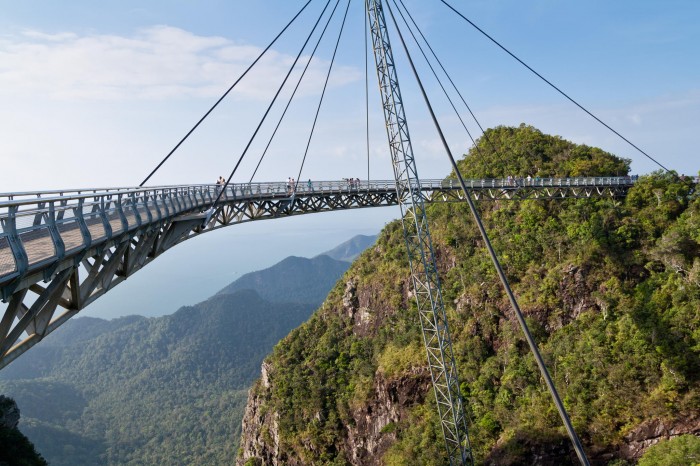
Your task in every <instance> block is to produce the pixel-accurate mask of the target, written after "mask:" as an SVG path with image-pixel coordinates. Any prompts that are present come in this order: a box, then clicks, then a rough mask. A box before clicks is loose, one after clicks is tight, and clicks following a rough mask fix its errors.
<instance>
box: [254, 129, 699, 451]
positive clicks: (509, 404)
mask: <svg viewBox="0 0 700 466" xmlns="http://www.w3.org/2000/svg"><path fill="white" fill-rule="evenodd" d="M628 168H629V161H627V160H623V159H619V158H617V157H615V156H613V155H611V154H609V153H606V152H604V151H602V150H600V149H596V148H591V147H587V146H579V145H575V144H573V143H571V142H568V141H565V140H563V139H561V138H559V137H552V136H547V135H544V134H542V133H541V132H539V131H537V130H536V129H534V128H532V127H528V126H521V127H519V128H506V127H499V128H495V129H492V130H489V131H487V134H486V137H484V138H482V139H481V140H480V141H479V144H478V147H477V148H475V149H473V150H472V151H471V152H470V153H469V154H468V156H467V157H466V158H465V159H464V160H462V161H461V162H460V170H461V171H463V173H464V175H465V176H466V177H474V178H479V177H492V176H498V177H501V176H508V175H512V176H527V175H528V174H529V175H531V176H533V177H536V176H540V177H546V176H583V175H585V176H604V175H621V176H624V175H626V174H627V173H628ZM479 208H480V210H481V214H482V217H483V220H484V223H485V225H486V227H487V230H488V232H489V234H490V236H491V239H492V242H493V245H494V247H495V249H496V251H497V253H498V255H499V257H500V258H501V260H502V262H503V265H504V267H505V271H506V274H507V276H508V278H509V280H510V281H511V285H512V287H513V289H514V291H515V293H516V295H517V296H518V299H519V302H520V306H521V308H522V309H523V311H524V312H525V314H526V317H527V320H528V323H529V325H530V326H531V330H532V331H533V333H534V335H535V338H536V339H537V340H538V341H539V344H540V347H541V350H542V353H543V356H544V358H545V360H546V363H547V364H548V366H549V369H550V372H551V374H552V377H553V379H554V381H555V383H556V385H557V387H558V388H559V391H560V394H561V396H562V398H563V400H564V402H565V404H566V406H567V408H568V410H569V413H570V415H571V418H572V420H573V423H574V425H575V427H576V429H577V431H578V432H579V434H580V436H581V437H582V439H583V441H584V444H585V446H586V449H587V450H588V451H589V452H590V454H592V455H593V456H596V455H598V454H600V455H602V454H604V453H607V454H612V455H613V456H615V455H618V454H619V451H618V447H620V446H621V445H622V444H624V442H625V441H626V440H625V436H626V435H627V434H628V433H630V432H631V431H633V430H634V429H635V428H637V427H638V426H639V425H640V424H642V423H643V422H644V421H648V420H651V419H663V420H664V422H667V423H671V424H672V423H673V422H674V420H677V419H683V418H685V417H686V416H687V415H688V414H689V413H695V412H697V411H698V409H700V387H699V385H698V382H699V377H700V315H699V314H698V309H699V308H700V258H699V252H700V198H699V197H698V195H697V193H696V191H695V185H694V184H693V183H692V182H691V180H681V179H679V178H678V177H676V176H675V175H673V174H662V173H654V174H651V175H649V176H644V177H641V178H640V179H639V182H638V183H637V185H636V186H635V187H634V188H633V189H631V190H630V192H629V195H628V196H627V197H626V198H625V199H580V200H575V199H572V200H559V201H540V200H532V201H524V202H509V201H505V202H498V203H488V202H486V201H484V202H483V203H481V204H480V206H479ZM429 219H430V228H431V232H432V239H433V242H434V245H435V249H436V252H437V255H438V261H439V269H440V272H441V279H442V289H443V293H444V301H445V305H446V307H447V310H448V317H449V319H450V325H451V332H452V338H453V347H454V351H455V355H456V358H457V365H458V368H459V376H460V380H461V383H462V391H463V394H464V396H465V399H466V406H467V409H468V416H469V419H470V420H471V422H470V429H471V430H470V435H471V438H472V446H473V448H474V452H475V455H476V458H477V459H478V460H479V462H495V463H497V464H523V463H529V462H532V454H533V448H534V449H537V448H542V449H543V448H544V447H545V446H547V445H561V444H565V443H566V442H564V440H565V439H566V434H565V432H564V430H563V428H562V427H561V422H560V420H559V417H558V415H557V412H556V410H555V408H554V406H553V405H552V402H551V399H550V397H549V394H548V393H547V391H546V388H545V387H544V386H543V384H542V383H541V378H540V376H539V373H538V371H537V368H536V365H535V362H534V360H533V358H532V356H531V355H530V353H529V350H528V348H527V345H526V344H525V342H524V339H523V337H522V336H521V331H520V329H519V327H518V325H517V322H516V320H515V318H514V316H513V313H512V311H511V310H510V309H509V305H508V303H507V299H506V298H505V296H504V293H503V292H502V290H501V288H500V284H499V283H498V282H497V280H496V275H495V272H494V271H493V268H492V265H491V263H490V260H489V259H488V257H487V255H486V254H485V252H484V251H483V244H482V240H481V238H480V237H479V235H478V231H477V230H476V228H475V226H474V225H473V222H472V220H471V216H470V213H469V210H468V208H467V206H466V205H463V204H441V205H438V204H436V205H433V206H430V208H429ZM407 268H408V265H407V262H406V258H405V251H404V243H403V237H402V233H401V225H400V223H398V222H394V223H392V224H390V225H388V226H387V227H386V228H385V230H384V231H383V232H382V234H381V235H380V237H379V239H378V242H377V246H376V247H375V248H372V249H370V250H368V251H367V252H366V253H365V254H363V255H362V256H361V257H360V258H359V259H358V261H357V262H356V263H355V264H354V265H353V267H352V268H351V269H350V270H349V271H348V272H347V274H346V276H345V280H344V283H341V284H339V285H337V286H336V288H335V289H334V290H333V291H332V292H331V294H330V296H329V298H328V299H327V301H326V302H325V303H324V305H323V307H322V308H321V309H320V310H319V311H318V312H317V313H316V314H315V315H314V316H313V317H312V318H311V319H310V320H309V322H307V323H306V324H304V325H303V326H301V327H300V328H298V329H296V330H295V331H293V332H292V333H291V334H290V335H289V336H288V337H287V338H286V339H284V340H283V341H282V342H281V343H280V344H278V345H277V346H276V347H275V350H274V352H273V354H272V355H271V356H270V358H269V363H270V366H271V370H270V376H269V381H270V386H269V388H265V387H263V386H262V385H261V384H257V385H256V387H255V397H256V398H257V399H258V401H260V402H261V403H263V408H262V411H263V412H275V413H276V415H277V416H278V417H275V419H276V420H278V426H276V427H277V434H278V435H279V451H280V452H281V455H282V458H281V460H282V461H283V462H287V464H335V465H345V464H350V462H351V459H350V453H351V450H350V448H352V447H348V445H347V435H348V431H349V430H350V429H353V428H354V424H355V422H356V420H355V419H356V417H355V416H354V414H356V413H357V412H358V410H361V409H363V408H362V407H364V406H368V405H372V403H373V402H374V399H373V397H375V396H376V389H377V387H378V386H379V385H381V384H382V383H384V382H385V381H386V380H398V379H401V378H404V379H405V378H411V377H413V378H415V377H425V373H424V372H421V371H420V368H421V367H423V366H424V365H425V362H424V358H425V356H424V353H423V350H422V340H421V336H420V329H419V324H418V321H417V316H416V312H415V309H414V305H413V302H412V298H410V296H409V287H408V282H407V277H408V276H409V274H408V270H407ZM351 282H352V283H353V284H354V285H355V286H356V289H357V292H356V295H357V297H358V298H357V301H358V302H357V303H356V304H355V307H356V308H359V309H361V311H362V313H364V315H367V316H369V317H367V318H366V319H364V321H366V322H370V324H367V325H365V326H364V327H362V326H360V327H358V323H357V320H356V318H355V317H354V316H353V315H352V313H349V312H348V310H347V309H348V305H349V304H352V303H351V302H350V301H351V299H350V298H349V297H348V295H347V289H346V287H347V286H348V285H347V284H348V283H351ZM349 299H350V300H349ZM358 328H361V331H360V330H358ZM421 374H422V375H421ZM403 409H404V410H405V412H404V413H403V415H402V420H401V422H398V423H390V424H388V425H387V426H386V427H385V428H384V429H382V432H381V435H385V436H389V437H390V438H392V439H393V440H392V442H391V443H392V446H391V447H390V448H388V449H387V450H386V451H385V453H384V457H383V459H382V461H383V462H384V463H385V464H391V465H394V464H395V465H399V464H401V465H432V464H436V465H437V464H446V458H445V457H444V451H443V449H444V448H443V445H442V442H441V440H440V439H441V432H440V428H439V425H438V421H437V415H436V410H435V409H434V398H432V396H431V393H430V392H429V391H428V392H427V393H424V394H422V395H421V396H419V395H418V394H417V395H416V397H415V399H414V400H413V401H412V402H411V400H408V401H407V402H406V403H405V405H404V406H403ZM261 429H262V430H263V434H262V438H263V439H264V438H265V435H266V434H265V432H267V431H266V429H272V426H270V425H265V426H262V427H261ZM385 429H386V430H385ZM269 437H270V436H269V435H268V437H267V438H268V439H269ZM380 437H381V436H380ZM270 448H272V447H270ZM570 458H571V456H570V454H567V453H563V454H560V457H559V460H558V461H557V462H564V463H565V462H567V461H569V460H570ZM378 461H379V460H378Z"/></svg>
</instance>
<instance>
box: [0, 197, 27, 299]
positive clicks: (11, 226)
mask: <svg viewBox="0 0 700 466" xmlns="http://www.w3.org/2000/svg"><path fill="white" fill-rule="evenodd" d="M17 210H18V206H10V207H9V209H8V213H7V217H6V218H5V219H3V222H2V229H3V231H4V232H5V234H6V235H7V241H8V243H9V246H10V251H11V252H12V256H13V259H14V261H15V264H14V265H15V272H17V274H18V275H19V276H20V277H21V276H22V275H24V274H25V273H26V272H27V269H28V268H29V258H28V257H27V251H25V249H24V245H23V244H22V241H21V239H20V237H19V234H18V233H17ZM2 298H3V299H6V298H8V296H3V297H2Z"/></svg>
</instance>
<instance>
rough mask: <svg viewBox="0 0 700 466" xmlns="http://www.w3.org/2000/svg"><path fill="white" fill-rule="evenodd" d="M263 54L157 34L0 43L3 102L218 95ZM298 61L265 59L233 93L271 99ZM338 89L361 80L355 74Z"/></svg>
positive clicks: (340, 79)
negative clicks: (9, 98)
mask: <svg viewBox="0 0 700 466" xmlns="http://www.w3.org/2000/svg"><path fill="white" fill-rule="evenodd" d="M260 51H261V49H260V48H259V47H255V46H251V45H241V44H237V43H235V42H234V41H232V40H230V39H227V38H224V37H218V36H198V35H196V34H193V33H191V32H188V31H185V30H183V29H179V28H175V27H170V26H153V27H149V28H146V29H142V30H139V31H137V32H136V33H134V34H133V35H131V36H128V37H127V36H118V35H108V34H93V35H78V34H75V33H71V32H65V33H59V34H47V33H44V32H41V31H36V30H26V31H23V32H22V33H21V34H16V35H12V36H3V37H0V94H2V93H11V94H13V95H17V94H22V93H26V94H34V95H38V96H40V97H48V98H51V99H60V100H118V99H172V98H181V97H208V96H215V95H219V94H220V93H221V92H222V91H223V90H224V89H226V88H227V87H228V86H230V84H231V83H232V82H233V81H234V80H235V79H236V78H237V77H238V76H239V75H240V74H241V73H242V72H243V70H245V68H246V67H247V66H248V65H249V64H250V63H252V61H253V60H254V59H255V57H257V55H258V54H259V53H260ZM292 60H293V57H289V56H286V55H283V54H280V53H277V52H274V51H270V52H268V54H266V56H265V57H264V58H263V59H262V60H261V61H260V63H259V64H258V66H256V67H255V68H254V70H253V72H252V73H251V75H250V76H249V77H248V78H247V79H245V80H244V81H242V82H241V84H240V87H237V88H236V91H235V92H236V93H237V95H238V96H239V97H245V98H253V99H257V98H261V97H263V96H265V97H266V96H269V95H270V94H271V92H272V90H274V89H276V88H277V86H278V85H279V82H280V80H281V77H282V76H284V74H286V72H287V69H288V67H289V66H290V65H291V63H292ZM326 66H327V62H323V61H321V60H314V62H313V63H312V65H311V68H310V69H309V71H308V73H307V79H306V81H308V84H307V85H304V86H303V88H302V90H301V92H306V93H309V92H316V91H315V90H316V89H317V88H318V86H317V84H318V82H319V81H320V80H322V79H323V77H324V75H325V68H326ZM334 75H335V77H334V82H333V85H335V86H338V85H343V84H345V83H347V82H352V81H355V80H357V79H359V76H360V73H359V72H358V71H357V70H353V69H350V68H346V69H342V70H338V72H336V73H334Z"/></svg>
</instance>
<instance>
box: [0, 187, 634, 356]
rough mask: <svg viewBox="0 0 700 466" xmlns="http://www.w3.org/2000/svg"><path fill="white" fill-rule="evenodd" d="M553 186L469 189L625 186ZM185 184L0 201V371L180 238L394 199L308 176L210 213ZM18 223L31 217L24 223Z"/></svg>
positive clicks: (521, 195)
mask: <svg viewBox="0 0 700 466" xmlns="http://www.w3.org/2000/svg"><path fill="white" fill-rule="evenodd" d="M499 182H500V180H499ZM554 184H556V183H553V185H550V186H541V185H538V186H536V185H535V184H534V183H533V184H532V185H529V186H511V185H509V184H505V183H499V185H496V183H495V182H493V180H486V181H484V180H480V181H476V183H474V182H472V189H471V190H470V193H471V195H472V196H473V198H474V199H475V200H524V199H564V198H589V197H619V196H624V195H625V193H626V191H627V189H628V188H629V186H630V185H631V184H629V183H623V184H620V183H618V182H615V183H608V184H607V185H603V184H601V183H598V184H596V183H589V184H586V183H576V184H573V183H569V185H567V184H566V183H564V184H563V185H562V183H561V182H560V183H558V185H554ZM185 188H187V189H185ZM191 188H192V187H180V188H178V189H175V190H174V191H173V188H168V190H169V192H168V193H167V194H166V193H164V192H161V191H158V190H141V191H138V192H131V191H129V192H123V193H109V194H99V195H96V194H91V195H89V196H88V195H78V196H73V197H66V196H63V197H61V196H59V197H56V198H46V197H44V198H38V199H35V200H34V202H29V201H26V200H25V201H16V202H14V203H13V202H12V201H8V202H0V209H2V208H3V206H5V210H6V213H5V212H3V211H2V210H0V220H1V221H2V227H3V233H2V234H0V297H1V298H2V299H3V301H4V302H5V303H6V308H5V311H4V313H3V316H2V321H0V369H1V368H2V367H5V366H6V365H7V364H9V363H10V362H12V361H13V360H14V359H16V358H17V357H18V356H19V355H21V354H22V353H24V352H25V351H26V350H27V349H29V348H30V347H32V346H33V345H35V344H36V343H38V342H39V341H41V340H42V339H43V338H44V337H45V336H46V335H48V334H49V333H51V332H52V331H53V330H55V329H56V328H58V327H59V326H60V325H61V324H63V323H64V322H65V321H67V320H68V319H69V318H71V317H72V316H74V315H75V314H77V313H78V312H80V310H82V309H84V308H85V307H86V306H88V305H89V304H90V303H92V302H93V301H95V300H96V299H98V298H99V297H100V296H102V295H104V294H105V293H107V292H108V291H109V290H111V289H112V288H114V287H115V286H116V285H118V284H119V283H121V282H122V281H123V280H125V279H126V278H127V277H129V276H131V275H132V274H134V273H135V272H136V271H138V270H140V269H141V268H143V267H145V266H146V265H148V264H149V263H150V262H152V261H153V260H155V259H156V258H157V257H158V256H160V255H161V254H162V253H163V252H165V251H167V250H168V249H170V248H172V247H173V246H175V245H177V244H179V243H181V242H183V241H186V240H187V239H190V238H193V237H195V236H198V235H200V234H202V233H205V232H208V231H213V230H215V229H218V228H223V227H226V226H229V225H234V224H237V223H244V222H250V221H255V220H264V219H275V218H282V217H290V216H294V215H302V214H310V213H318V212H329V211H338V210H346V209H358V208H367V207H384V206H393V205H398V203H399V199H398V197H397V194H396V190H395V185H394V183H393V181H392V182H378V183H377V182H373V183H369V184H366V183H361V184H358V185H352V186H349V185H346V184H344V183H336V184H335V185H333V184H332V183H328V184H327V186H324V185H323V183H317V184H316V183H315V184H313V185H311V186H308V187H305V189H304V191H303V192H299V191H298V192H297V193H296V194H295V195H294V196H290V195H289V192H288V191H287V190H288V187H287V186H286V185H284V184H275V185H265V186H263V187H262V188H261V186H259V185H258V186H255V187H251V185H237V186H232V187H229V190H227V192H226V193H225V195H224V196H223V198H222V199H223V202H222V203H221V204H220V205H219V206H218V207H217V208H216V209H215V210H214V211H212V212H208V213H207V210H208V209H209V208H210V207H211V205H212V201H213V198H214V197H215V195H216V191H215V189H216V188H214V187H209V186H200V187H196V188H197V189H191ZM421 191H422V193H423V196H424V199H425V202H459V201H463V200H464V194H463V193H462V192H461V190H459V189H457V187H456V186H452V184H451V183H449V182H445V181H441V180H437V181H428V182H425V183H423V184H422V185H421ZM81 196H82V197H81ZM85 199H90V202H89V203H88V202H86V201H85ZM23 206H25V207H23ZM23 221H24V222H25V223H31V225H29V226H24V227H22V222H23Z"/></svg>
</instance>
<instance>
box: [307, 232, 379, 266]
mask: <svg viewBox="0 0 700 466" xmlns="http://www.w3.org/2000/svg"><path fill="white" fill-rule="evenodd" d="M377 236H378V235H356V236H353V237H352V238H350V239H349V240H347V241H346V242H344V243H342V244H340V245H338V246H336V247H334V248H333V249H331V250H330V251H326V252H324V253H321V254H319V256H321V255H326V256H328V257H332V258H333V259H335V260H338V261H345V262H352V261H354V260H355V259H357V256H359V255H360V254H362V251H364V250H365V249H367V248H368V247H370V246H372V245H373V244H374V243H375V242H376V241H377ZM316 257H318V256H316Z"/></svg>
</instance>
